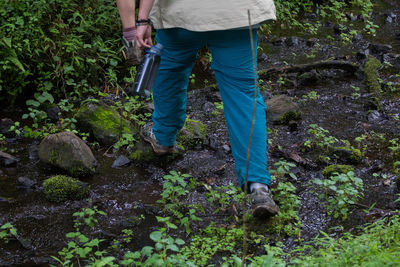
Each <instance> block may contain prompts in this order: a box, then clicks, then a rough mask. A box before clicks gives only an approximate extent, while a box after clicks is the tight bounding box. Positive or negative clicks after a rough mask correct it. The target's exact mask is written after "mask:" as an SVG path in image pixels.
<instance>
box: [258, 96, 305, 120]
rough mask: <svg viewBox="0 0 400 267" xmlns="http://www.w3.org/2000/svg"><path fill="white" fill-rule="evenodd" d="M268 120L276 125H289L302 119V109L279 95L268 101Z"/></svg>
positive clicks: (287, 98) (289, 99) (288, 98)
mask: <svg viewBox="0 0 400 267" xmlns="http://www.w3.org/2000/svg"><path fill="white" fill-rule="evenodd" d="M266 105H267V118H268V120H270V121H272V122H273V123H275V124H287V123H289V122H290V121H292V120H299V119H301V112H300V107H299V106H298V105H297V104H296V103H295V102H293V101H292V100H291V98H290V97H288V96H286V95H278V96H275V97H273V98H271V99H269V100H267V101H266Z"/></svg>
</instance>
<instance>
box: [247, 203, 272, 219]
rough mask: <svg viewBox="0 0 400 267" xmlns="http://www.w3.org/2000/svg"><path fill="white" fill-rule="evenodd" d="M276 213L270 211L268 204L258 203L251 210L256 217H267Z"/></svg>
mask: <svg viewBox="0 0 400 267" xmlns="http://www.w3.org/2000/svg"><path fill="white" fill-rule="evenodd" d="M277 213H278V211H272V210H271V208H270V207H269V206H268V205H258V206H257V207H255V208H253V211H252V214H253V216H254V217H256V218H269V217H272V216H274V215H275V214H277Z"/></svg>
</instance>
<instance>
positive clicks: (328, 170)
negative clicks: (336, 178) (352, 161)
mask: <svg viewBox="0 0 400 267" xmlns="http://www.w3.org/2000/svg"><path fill="white" fill-rule="evenodd" d="M349 171H354V167H353V166H351V165H340V164H333V165H329V166H326V167H325V168H324V169H323V170H322V175H324V176H325V177H329V176H331V175H332V174H333V173H334V172H338V173H348V172H349Z"/></svg>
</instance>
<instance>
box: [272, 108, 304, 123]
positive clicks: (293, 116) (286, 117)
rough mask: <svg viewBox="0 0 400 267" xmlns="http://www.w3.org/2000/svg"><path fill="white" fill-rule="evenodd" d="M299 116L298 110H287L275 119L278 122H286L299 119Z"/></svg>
mask: <svg viewBox="0 0 400 267" xmlns="http://www.w3.org/2000/svg"><path fill="white" fill-rule="evenodd" d="M300 118H301V112H300V111H289V112H288V113H285V114H283V115H282V116H280V117H279V118H278V119H277V122H278V123H281V124H286V123H289V122H290V121H292V120H299V119H300Z"/></svg>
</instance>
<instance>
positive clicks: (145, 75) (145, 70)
mask: <svg viewBox="0 0 400 267" xmlns="http://www.w3.org/2000/svg"><path fill="white" fill-rule="evenodd" d="M162 49H163V46H162V45H161V44H156V45H153V46H152V47H151V48H150V49H149V50H148V51H147V53H146V54H145V56H144V59H143V63H142V65H141V66H140V67H139V70H138V72H137V73H136V76H135V80H134V82H133V84H132V86H131V87H130V88H129V92H128V94H129V95H138V96H145V97H150V95H151V91H152V89H153V85H154V80H155V79H156V74H157V70H158V66H159V65H160V56H161V51H162Z"/></svg>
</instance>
